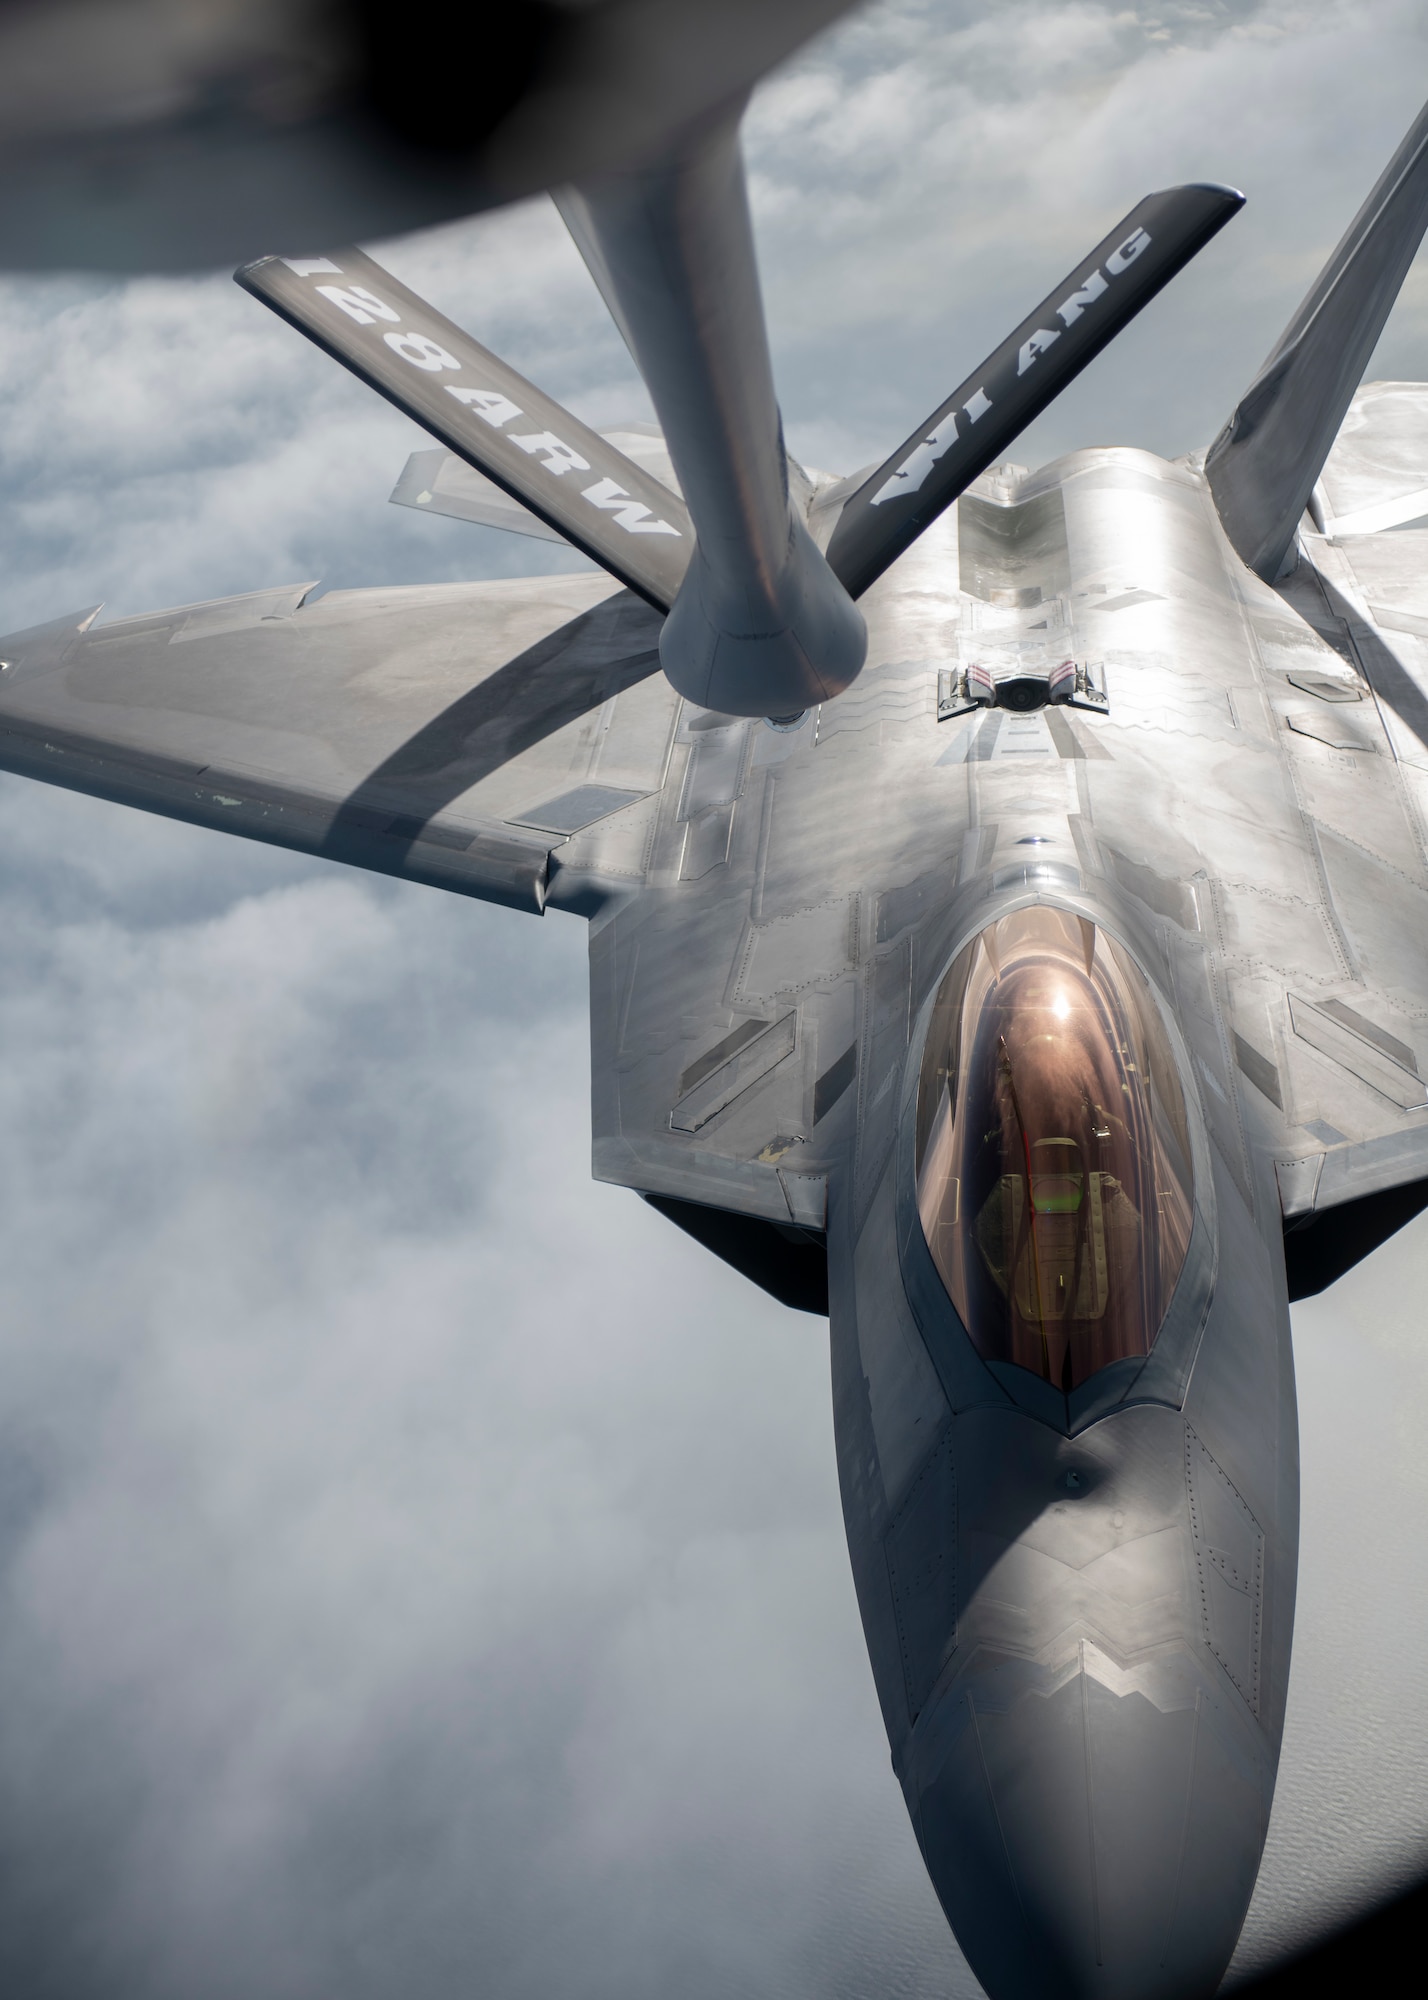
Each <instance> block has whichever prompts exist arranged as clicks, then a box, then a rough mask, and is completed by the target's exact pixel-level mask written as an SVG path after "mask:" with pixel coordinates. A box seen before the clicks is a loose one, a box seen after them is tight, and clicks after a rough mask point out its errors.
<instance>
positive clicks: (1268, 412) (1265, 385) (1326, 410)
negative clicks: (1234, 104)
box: [1205, 106, 1428, 582]
mask: <svg viewBox="0 0 1428 2000" xmlns="http://www.w3.org/2000/svg"><path fill="white" fill-rule="evenodd" d="M1425 227H1428V106H1426V107H1425V108H1424V109H1423V110H1422V111H1421V112H1420V113H1419V114H1418V117H1417V118H1416V120H1415V121H1414V123H1413V126H1412V128H1411V130H1410V131H1409V133H1408V136H1407V138H1406V139H1405V140H1404V141H1403V144H1402V145H1401V146H1400V147H1399V149H1398V151H1397V152H1396V153H1395V154H1394V156H1393V158H1392V159H1391V160H1390V161H1389V163H1388V166H1387V167H1386V168H1385V169H1384V172H1383V174H1382V175H1381V176H1380V178H1379V180H1378V183H1377V185H1376V186H1375V187H1374V190H1373V192H1372V193H1371V194H1370V196H1369V198H1368V200H1367V201H1366V202H1365V203H1364V205H1363V207H1362V208H1361V209H1360V210H1359V212H1358V214H1357V215H1356V216H1355V217H1354V219H1353V221H1352V223H1351V224H1350V225H1349V229H1348V233H1347V234H1346V235H1345V237H1344V239H1343V241H1342V242H1341V243H1340V245H1339V247H1338V249H1337V250H1335V252H1334V254H1333V256H1332V257H1331V258H1330V259H1329V261H1328V263H1327V264H1326V265H1325V266H1324V269H1323V270H1322V271H1321V272H1320V274H1319V276H1318V278H1316V279H1315V281H1314V284H1313V286H1312V287H1311V289H1310V291H1309V294H1308V296H1307V297H1306V298H1305V300H1304V302H1303V304H1302V305H1301V306H1300V308H1299V310H1298V312H1296V313H1295V315H1294V317H1293V319H1291V320H1290V322H1289V324H1288V326H1287V327H1286V328H1285V329H1284V332H1283V334H1282V335H1281V337H1280V339H1279V342H1278V344H1277V345H1276V347H1275V349H1274V351H1273V353H1272V354H1271V355H1270V356H1269V359H1268V360H1267V361H1266V362H1265V364H1264V366H1263V367H1262V368H1261V369H1260V371H1259V374H1258V375H1257V376H1256V377H1255V379H1254V381H1253V382H1252V383H1251V385H1250V387H1249V388H1248V389H1247V390H1246V392H1245V394H1244V396H1243V397H1242V398H1241V399H1240V403H1239V407H1238V408H1237V409H1236V411H1235V413H1234V415H1233V416H1232V417H1231V418H1230V421H1229V422H1228V423H1227V424H1226V426H1225V428H1224V429H1223V430H1222V431H1221V432H1220V435H1219V436H1218V437H1217V438H1216V439H1215V442H1214V444H1213V445H1211V447H1210V451H1209V454H1208V456H1207V458H1206V460H1205V473H1206V477H1207V478H1208V479H1209V482H1210V490H1211V492H1212V493H1213V494H1214V496H1215V505H1216V506H1217V507H1218V508H1219V511H1220V519H1221V521H1222V522H1223V523H1224V527H1225V532H1226V534H1227V535H1228V536H1229V538H1230V540H1231V541H1232V542H1233V543H1234V545H1235V548H1236V549H1237V550H1238V552H1239V554H1240V556H1241V557H1242V559H1243V560H1244V562H1245V563H1246V564H1247V565H1248V566H1249V568H1250V569H1252V570H1254V571H1255V572H1256V573H1257V574H1258V575H1259V576H1262V577H1264V578H1265V579H1266V581H1269V582H1272V581H1273V580H1274V578H1275V577H1276V576H1277V575H1278V574H1279V572H1280V570H1281V568H1282V567H1283V564H1284V559H1285V557H1286V556H1287V554H1288V553H1289V549H1290V546H1291V544H1292V543H1293V541H1294V535H1295V531H1296V529H1297V528H1298V526H1299V521H1300V517H1301V516H1302V515H1303V512H1304V509H1305V507H1306V506H1307V505H1308V504H1309V496H1310V494H1311V493H1312V492H1313V490H1314V482H1315V480H1316V479H1317V478H1318V477H1319V474H1320V472H1321V471H1322V469H1323V466H1324V461H1325V459H1326V458H1327V457H1328V456H1329V450H1330V447H1331V446H1332V444H1333V442H1334V439H1335V438H1336V437H1337V436H1338V432H1339V426H1340V424H1342V422H1343V420H1344V412H1345V411H1346V410H1347V409H1348V407H1349V403H1350V400H1351V399H1352V397H1353V394H1354V391H1355V390H1356V389H1357V388H1358V386H1359V382H1360V380H1361V378H1362V376H1363V372H1364V369H1365V368H1366V367H1367V366H1368V361H1369V356H1370V355H1371V354H1372V353H1373V350H1374V348H1375V346H1376V345H1377V343H1378V337H1379V335H1380V334H1381V333H1382V331H1383V326H1384V322H1385V320H1386V319H1387V318H1388V315H1389V313H1390V311H1391V310H1392V307H1393V302H1394V300H1395V299H1396V298H1397V297H1398V293H1399V289H1400V287H1401V286H1402V284H1403V280H1404V278H1405V277H1406V276H1407V274H1408V267H1409V265H1410V264H1411V263H1412V262H1413V259H1414V257H1415V256H1416V255H1417V252H1418V246H1419V244H1420V243H1421V242H1422V240H1423V232H1424V229H1425Z"/></svg>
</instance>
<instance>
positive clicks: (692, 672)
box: [559, 116, 865, 716]
mask: <svg viewBox="0 0 1428 2000" xmlns="http://www.w3.org/2000/svg"><path fill="white" fill-rule="evenodd" d="M559 206H560V209H561V213H562V214H563V215H564V217H565V220H566V222H567V224H568V226H569V228H570V230H571V233H572V235H573V236H574V237H575V241H576V244H577V246H578V247H579V249H580V251H581V254H582V255H583V256H584V258H585V261H586V263H587V264H588V265H589V267H590V271H591V275H592V276H593V277H594V279H595V281H596V283H597V284H598V285H599V286H600V289H601V291H602V292H603V294H604V296H605V299H606V302H607V303H608V304H609V306H610V309H611V312H612V313H613V314H614V317H615V320H616V323H617V324H618V326H619V328H620V331H621V332H622V333H623V334H624V336H625V339H626V342H627V343H628V345H629V347H630V350H631V352H632V353H633V355H634V357H635V360H636V362H637V364H638V365H639V368H640V372H641V373H642V374H643V376H644V378H645V381H646V383H647V384H648V386H649V390H650V394H651V396H652V397H653V398H654V404H655V408H656V410H657V411H658V412H659V416H660V421H661V423H662V425H663V427H664V433H665V438H666V441H667V443H668V447H669V453H670V457H671V458H672V459H673V461H674V465H675V469H676V471H677V472H678V474H679V482H680V489H681V491H682V492H683V494H684V496H685V499H686V500H687V502H688V504H689V511H690V514H691V515H692V517H693V520H694V524H695V528H696V530H697V533H698V544H697V547H696V549H695V552H694V557H693V560H692V562H691V564H690V567H689V571H688V574H687V575H686V576H685V577H684V580H683V583H682V585H681V588H680V592H679V597H678V600H677V602H676V603H675V604H674V607H673V609H672V612H671V615H670V617H669V619H668V621H667V623H666V625H665V629H664V632H663V634H662V636H661V639H660V656H661V659H662V660H663V662H664V669H665V672H666V674H668V676H669V678H670V681H671V683H672V685H673V686H674V687H676V688H677V689H678V690H679V692H680V693H681V694H684V695H686V696H688V697H689V699H690V700H692V701H698V702H701V703H703V704H704V705H705V706H707V707H710V708H718V709H724V710H727V711H729V712H730V713H733V714H739V715H754V716H758V715H792V714H795V713H797V712H798V711H799V710H800V709H803V708H805V707H807V706H808V704H809V703H810V702H815V701H822V700H826V699H828V698H829V697H831V696H833V695H836V694H840V693H842V691H843V689H844V688H846V687H847V686H848V685H849V683H850V682H851V681H852V680H853V678H854V676H855V675H856V674H857V672H858V669H859V667H860V666H861V665H862V663H863V655H864V647H865V633H864V630H863V621H862V619H861V618H860V616H859V615H858V612H857V610H856V608H855V607H854V605H853V603H852V601H851V600H850V598H849V597H848V595H847V593H846V592H845V591H844V589H843V587H842V585H841V584H840V583H839V582H838V580H837V578H836V577H835V576H834V575H833V573H832V571H831V570H830V569H829V568H828V565H827V564H826V562H825V561H824V560H823V557H822V555H821V554H820V553H819V551H818V549H817V548H816V547H815V545H814V542H813V539H812V537H811V536H810V534H809V532H808V528H807V526H806V525H805V521H804V518H803V514H802V510H801V509H800V508H799V506H798V505H797V501H796V497H795V496H794V495H792V494H791V493H790V491H789V484H788V479H787V473H786V465H785V456H784V450H783V425H782V421H781V419H780V417H779V412H778V404H777V402H776V401H775V398H774V387H773V370H772V366H771V363H770V360H769V347H768V335H767V333H766V331H765V327H764V314H763V303H762V300H761V298H760V296H759V283H758V272H757V270H756V267H755V263H754V244H753V230H752V226H751V224H750V221H749V207H748V197H747V194H746V191H745V185H744V169H743V161H742V158H741V156H740V152H739V134H738V122H737V118H736V117H733V116H731V117H728V118H726V119H724V120H723V121H721V122H720V123H719V124H717V125H715V126H714V127H713V128H712V129H710V130H703V131H699V132H696V133H693V134H691V135H690V136H689V137H688V138H686V139H685V140H684V141H683V142H682V143H681V144H680V145H679V146H678V147H676V148H674V149H673V150H671V151H670V152H669V153H667V154H665V155H663V156H661V157H660V158H659V159H658V160H656V161H653V162H651V163H650V164H649V165H647V166H645V167H643V168H641V169H640V170H639V171H638V172H626V173H622V174H618V175H611V176H608V177H606V178H604V179H602V180H594V181H589V182H585V183H583V184H582V185H581V186H580V187H579V188H578V189H570V190H566V191H565V192H564V193H562V194H561V195H560V197H559Z"/></svg>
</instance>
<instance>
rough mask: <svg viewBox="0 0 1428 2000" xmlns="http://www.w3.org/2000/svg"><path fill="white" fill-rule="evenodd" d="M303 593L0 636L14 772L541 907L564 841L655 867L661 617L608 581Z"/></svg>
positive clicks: (78, 620)
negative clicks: (651, 837)
mask: <svg viewBox="0 0 1428 2000" xmlns="http://www.w3.org/2000/svg"><path fill="white" fill-rule="evenodd" d="M310 591H311V586H308V585H303V584H298V585H295V586H292V587H291V588H288V589H283V590H269V591H260V592H257V593H255V594H254V595H252V596H248V597H237V598H227V599H223V600H220V601H218V602H216V603H211V604H199V605H192V606H186V607H182V608H180V609H177V610H171V611H164V612H159V613H155V614H153V615H150V616H145V617H140V618H125V619H119V620H116V621H115V622H114V623H112V624H95V623H93V622H92V621H93V614H92V613H90V614H87V615H79V616H72V617H69V618H61V619H57V620H55V621H54V622H53V623H52V624H49V625H43V626H40V627H37V628H36V629H34V630H32V631H28V632H21V633H17V634H14V635H13V636H12V637H10V638H9V639H5V640H0V658H3V662H4V664H3V668H0V769H5V770H8V771H13V772H17V773H19V774H21V775H22V776H26V777H34V778H41V779H46V780H49V781H50V782H53V783H58V784H62V785H66V786H68V787H70V788H71V789H73V790H77V791H84V792H90V793H93V794H94V795H96V796H98V797H100V798H107V799H113V800H116V801H118V802H120V803H122V804H126V805H134V806H140V807H143V808H145V809H147V810H149V811H151V812H159V813H164V814H167V815H168V816H169V817H171V818H174V819H182V820H188V821H190V822H192V823H194V824H196V825H200V826H211V827H216V828H219V829H221V830H223V831H225V832H228V833H239V834H244V835H247V836H249V837H250V838H252V839H256V840H266V841H270V842H272V843H274V844H276V845H278V846H282V847H291V848H295V849H297V850H299V851H301V852H305V853H311V854H323V855H328V856H331V857H332V858H333V859H334V860H340V861H347V862H351V863H353V864H355V865H357V866H359V867H364V868H371V869H376V870H378V871H380V872H382V873H385V874H390V875H400V876H405V877H407V878H409V879H411V880H413V881H418V882H427V883H431V884H434V885H435V886H437V887H440V888H444V889H453V890H457V891H459V892H461V893H462V894H465V895H471V896H479V897H483V898H485V899H486V900H488V901H491V902H496V903H506V904H510V905H513V906H514V907H516V908H518V909H525V910H531V911H536V912H539V911H540V910H541V909H542V908H543V907H544V904H545V898H546V892H547V887H548V884H549V881H550V878H551V873H552V863H551V856H552V855H553V854H556V853H560V854H563V855H564V856H565V858H566V860H568V861H569V862H570V863H571V864H572V865H573V866H574V867H575V868H576V870H577V873H578V870H579V867H580V866H581V865H582V857H583V859H584V860H590V859H592V858H595V857H596V850H597V849H598V854H599V857H602V858H603V865H608V866H609V867H610V868H611V869H613V870H614V871H615V872H616V873H617V874H618V873H619V872H620V871H621V870H622V869H623V870H625V871H627V872H628V871H630V870H634V871H635V872H638V869H639V866H640V861H641V856H642V854H643V851H644V844H645V841H646V838H647V826H648V815H649V802H650V801H651V800H652V799H654V798H655V797H656V796H657V794H658V793H659V791H660V788H661V786H662V785H663V783H664V780H665V773H666V767H667V764H668V759H669V752H670V742H671V737H672V734H673V728H674V719H675V711H676V709H677V707H678V700H677V697H676V696H675V695H674V694H673V692H672V690H671V689H670V687H669V684H668V683H667V681H666V680H665V679H664V677H663V675H662V674H660V673H659V672H658V671H657V669H658V664H659V655H658V651H657V647H658V634H659V622H660V621H659V617H658V614H657V613H655V612H653V611H652V610H650V608H649V607H648V606H647V605H645V604H643V603H642V602H641V601H640V600H639V599H638V598H636V597H634V596H632V595H631V593H630V592H628V591H624V590H620V589H619V588H618V587H617V586H616V585H615V584H613V583H612V582H611V580H610V579H609V578H608V577H605V576H594V575H580V576H568V577H549V578H531V579H521V580H518V581H513V582H497V583H473V584H451V585H442V586H438V587H430V588H416V589H394V590H351V591H333V592H331V593H329V594H328V595H326V596H323V597H319V598H317V599H315V600H312V599H311V598H310ZM556 865H557V867H558V865H559V864H556Z"/></svg>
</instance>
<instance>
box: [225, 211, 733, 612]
mask: <svg viewBox="0 0 1428 2000" xmlns="http://www.w3.org/2000/svg"><path fill="white" fill-rule="evenodd" d="M234 277H235V278H236V280H237V282H238V283H239V284H240V285H242V286H243V288H244V290H245V291H249V292H251V293H252V294H253V296H254V298H258V299H261V300H262V301H263V303H264V305H267V306H271V307H272V309H273V311H274V312H275V313H278V314H279V315H280V316H281V317H282V318H283V319H285V320H287V321H288V323H289V324H290V325H291V326H295V327H296V328H297V329H298V331H299V333H305V334H306V335H307V337H308V339H309V340H311V341H315V342H316V344H317V345H318V346H319V347H320V348H322V349H323V350H324V352H326V353H328V354H330V355H331V356H332V358H333V360H334V361H340V362H341V363H342V365H343V367H344V368H350V369H351V370H352V373H353V374H354V375H357V376H359V377H360V378H361V380H362V381H364V382H365V383H367V384H368V386H369V387H370V388H373V389H375V390H376V391H377V393H378V394H379V395H381V396H385V397H386V399H387V401H388V402H389V403H395V404H396V406H397V408H398V409H399V410H402V411H404V412H405V414H406V415H407V416H409V417H412V418H414V419H415V421H416V422H417V423H419V424H420V425H421V426H422V428H423V429H424V430H427V431H429V432H430V433H431V435H432V436H433V437H434V438H436V439H437V440H438V441H439V442H440V443H441V444H444V445H446V446H447V448H448V449H449V450H451V451H454V452H455V453H456V454H457V456H458V457H459V458H464V459H465V461H466V463H467V464H468V465H472V466H474V467H475V468H476V470H477V471H478V472H482V473H484V474H485V475H486V477H487V478H488V479H490V480H493V481H494V482H495V484H496V485H497V486H499V487H500V488H501V489H502V490H503V492H506V493H509V494H510V495H511V497H512V498H513V499H515V500H519V501H520V503H521V504H522V506H524V507H528V508H529V509H530V511H531V513H533V514H535V515H537V516H538V517H539V518H540V519H541V520H542V521H544V522H545V523H546V524H547V526H549V527H551V528H554V529H555V530H556V532H557V533H558V534H560V535H562V536H563V537H564V538H565V540H566V541H568V542H572V543H573V544H574V545H575V547H576V548H578V549H581V550H583V551H584V553H585V554H586V555H588V556H590V557H591V558H592V559H593V560H594V561H595V562H597V563H599V564H600V565H601V566H602V568H604V569H607V570H609V572H610V574H611V575H612V576H617V577H618V578H619V579H620V581H621V583H624V584H628V585H629V587H630V589H631V590H633V591H637V592H638V593H639V595H640V596H641V597H643V598H644V599H645V600H646V602H647V603H650V604H652V605H654V607H655V608H656V610H658V611H668V609H669V607H670V605H671V604H672V603H673V602H674V597H675V593H676V591H677V590H678V589H679V585H680V582H681V580H682V578H683V576H684V572H685V570H686V569H687V568H688V566H689V558H690V555H691V553H692V551H693V548H694V530H693V527H692V526H691V524H690V519H689V513H688V510H687V508H686V507H685V505H684V502H683V501H682V500H681V499H680V498H679V497H678V495H677V494H674V493H671V492H670V490H669V488H668V487H667V486H665V485H663V484H662V483H661V481H659V480H658V479H655V478H654V477H653V476H652V475H651V474H650V473H648V472H645V471H642V470H641V468H640V467H639V466H638V465H636V464H635V462H634V460H633V459H629V458H626V456H625V454H624V453H623V452H622V451H617V450H616V448H615V446H614V445H612V444H610V443H609V442H608V440H607V439H605V438H602V437H601V436H599V435H598V433H597V432H595V431H592V430H590V429H588V428H587V426H586V425H584V424H582V423H581V422H580V421H579V419H578V418H576V417H573V416H571V414H570V412H569V411H568V410H565V409H562V408H561V406H560V404H559V403H557V402H555V401H554V400H553V399H552V398H551V397H549V396H547V395H546V394H545V393H544V392H543V391H542V390H540V389H537V388H536V386H535V384H534V383H533V382H527V381H526V379H525V377H524V376H523V375H518V374H517V373H516V371H515V369H514V368H508V367H507V366H506V364H505V362H504V361H502V360H500V359H499V358H498V356H496V355H494V354H492V353H491V352H490V350H489V349H488V348H485V347H482V346H481V345H480V343H479V342H478V341H475V340H473V339H472V338H471V337H470V335H469V334H465V333H463V332H462V331H461V329H460V327H458V326H453V325H452V323H451V321H450V320H449V319H444V318H443V317H442V315H441V314H440V313H439V312H435V311H434V310H433V309H432V307H430V306H429V305H427V304H426V302H425V301H424V300H422V299H419V298H418V297H417V295H416V293H415V292H412V291H408V289H407V287H406V286H405V285H403V284H400V283H399V282H398V280H397V279H395V278H394V277H392V276H391V274H390V273H389V272H387V271H384V270H383V269H382V267H381V265H380V264H374V263H373V261H372V259H371V258H370V257H365V256H363V254H362V252H361V251H360V250H340V251H338V252H337V253H336V255H335V256H333V257H263V258H260V259H259V261H258V262H257V263H256V264H246V265H244V266H243V268H242V269H241V270H239V271H236V272H235V273H234Z"/></svg>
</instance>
